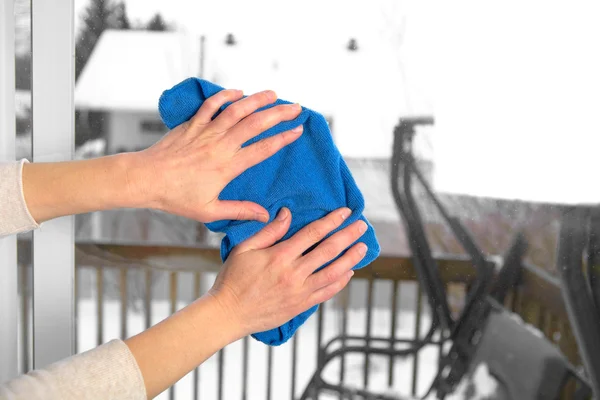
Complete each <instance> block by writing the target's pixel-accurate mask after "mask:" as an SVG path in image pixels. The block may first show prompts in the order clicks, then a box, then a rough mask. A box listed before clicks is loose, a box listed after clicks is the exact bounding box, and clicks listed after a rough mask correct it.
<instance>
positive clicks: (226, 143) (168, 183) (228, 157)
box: [129, 90, 302, 222]
mask: <svg viewBox="0 0 600 400" xmlns="http://www.w3.org/2000/svg"><path fill="white" fill-rule="evenodd" d="M241 97H242V93H241V92H240V91H236V90H223V91H221V92H219V93H217V94H215V95H214V96H212V97H210V98H209V99H208V100H206V101H205V102H204V104H203V105H202V107H200V109H199V110H198V112H197V114H196V115H195V116H194V117H193V118H192V119H191V120H190V121H189V122H186V123H184V124H182V125H180V126H178V127H177V128H175V129H173V130H172V131H171V132H169V133H168V134H167V135H166V136H165V137H164V138H163V139H162V140H161V141H159V142H158V143H156V144H155V145H153V146H152V147H150V148H148V149H146V150H144V151H142V152H140V153H136V154H135V156H134V158H133V159H134V160H135V161H134V163H133V164H132V166H131V168H130V170H129V174H130V176H131V177H132V179H131V180H130V182H131V184H130V189H131V193H132V196H134V197H138V198H140V199H144V201H145V202H146V203H147V204H143V205H142V206H144V207H148V208H155V209H160V210H163V211H166V212H169V213H172V214H177V215H181V216H184V217H187V218H192V219H195V220H198V221H201V222H212V221H216V220H221V219H236V220H259V221H262V222H267V221H268V220H269V214H268V212H267V210H265V209H264V208H263V207H262V206H260V205H258V204H256V203H252V202H246V201H221V200H219V193H221V191H222V190H223V188H225V186H226V185H227V184H228V183H229V182H231V181H232V180H233V179H234V178H235V177H237V176H238V175H240V174H241V173H242V172H244V171H245V170H246V169H248V168H250V167H252V166H254V165H256V164H258V163H259V162H261V161H264V160H265V159H267V158H269V157H270V156H272V155H273V154H275V153H276V152H277V151H279V150H280V149H281V148H283V147H284V146H286V145H288V144H289V143H291V142H293V141H294V140H296V139H298V138H299V137H300V134H301V133H302V126H299V127H298V129H297V130H292V131H288V132H284V133H281V134H279V135H276V136H273V137H270V138H268V139H264V140H261V141H259V142H257V143H254V144H252V145H250V146H247V147H245V148H243V149H242V144H244V143H245V142H247V141H248V140H249V139H251V138H253V137H255V136H258V135H259V134H261V133H262V132H264V131H266V130H267V129H269V128H271V127H273V126H275V125H277V124H278V123H280V122H282V121H287V120H292V119H294V118H296V117H297V116H298V115H299V114H300V111H301V107H300V106H299V105H297V104H292V105H279V106H275V107H272V108H269V109H268V110H263V111H260V112H258V113H255V114H253V113H254V112H255V111H256V110H257V109H259V108H261V107H264V106H266V105H269V104H271V103H273V102H275V100H276V99H277V97H276V95H275V93H273V92H272V91H265V92H261V93H258V94H255V95H252V96H249V97H246V98H244V99H241ZM240 99H241V100H240ZM228 102H234V103H233V104H231V105H230V106H229V107H227V109H225V111H223V112H222V113H221V114H220V115H219V116H218V117H217V118H215V119H214V120H212V117H213V116H214V115H215V113H216V112H217V111H218V110H219V108H220V107H221V106H223V105H224V104H226V103H228Z"/></svg>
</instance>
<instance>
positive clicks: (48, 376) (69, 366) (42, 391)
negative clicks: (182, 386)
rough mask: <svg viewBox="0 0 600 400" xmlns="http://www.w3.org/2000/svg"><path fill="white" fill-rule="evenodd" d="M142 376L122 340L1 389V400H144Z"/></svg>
mask: <svg viewBox="0 0 600 400" xmlns="http://www.w3.org/2000/svg"><path fill="white" fill-rule="evenodd" d="M146 398H147V396H146V387H145V386H144V378H143V377H142V373H141V372H140V369H139V367H138V365H137V362H136V361H135V358H134V357H133V354H131V351H129V347H127V345H126V344H125V343H124V342H123V341H121V340H113V341H111V342H109V343H107V344H105V345H102V346H100V347H97V348H95V349H93V350H90V351H87V352H85V353H81V354H78V355H75V356H73V357H70V358H67V359H65V360H63V361H59V362H57V363H55V364H52V365H50V366H49V367H48V368H44V369H40V370H37V371H32V372H30V373H28V374H26V375H22V376H20V377H18V378H16V379H14V380H12V381H9V382H7V383H5V384H3V385H0V400H42V399H44V400H46V399H47V400H117V399H118V400H146Z"/></svg>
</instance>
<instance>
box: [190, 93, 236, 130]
mask: <svg viewBox="0 0 600 400" xmlns="http://www.w3.org/2000/svg"><path fill="white" fill-rule="evenodd" d="M243 95H244V93H243V92H242V91H241V90H233V89H228V90H221V91H220V92H219V93H216V94H215V95H213V96H210V97H209V98H208V99H206V101H204V103H203V104H202V106H201V107H200V109H199V110H198V111H197V112H196V115H194V116H193V117H192V119H191V120H190V126H191V127H192V128H196V129H197V128H199V127H202V126H204V125H208V124H209V123H210V122H211V121H212V118H213V116H214V115H215V114H216V113H217V112H218V111H219V109H220V108H221V107H222V106H224V105H225V104H227V103H229V102H232V101H237V100H239V99H241V98H242V96H243Z"/></svg>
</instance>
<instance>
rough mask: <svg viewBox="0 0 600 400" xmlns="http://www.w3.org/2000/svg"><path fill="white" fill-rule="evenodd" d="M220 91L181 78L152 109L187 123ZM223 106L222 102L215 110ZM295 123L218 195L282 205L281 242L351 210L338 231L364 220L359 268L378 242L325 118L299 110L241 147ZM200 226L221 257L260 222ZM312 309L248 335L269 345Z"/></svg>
mask: <svg viewBox="0 0 600 400" xmlns="http://www.w3.org/2000/svg"><path fill="white" fill-rule="evenodd" d="M221 90H223V88H222V87H220V86H217V85H215V84H213V83H211V82H208V81H205V80H201V79H197V78H189V79H186V80H185V81H183V82H181V83H179V84H177V85H175V86H174V87H173V88H171V89H169V90H166V91H165V92H164V93H163V94H162V96H161V97H160V100H159V107H158V108H159V112H160V116H161V118H162V120H163V122H164V123H165V125H166V126H167V127H168V128H169V129H173V128H174V127H176V126H178V125H180V124H182V123H183V122H185V121H188V120H189V119H190V118H191V117H192V116H193V115H194V114H195V113H196V111H198V109H199V108H200V106H201V105H202V103H203V102H204V101H205V100H206V99H207V98H209V97H211V96H212V95H214V94H215V93H217V92H219V91H221ZM278 104H291V103H290V102H287V101H283V100H277V102H276V103H275V104H274V105H278ZM228 105H229V104H226V105H225V106H223V107H222V108H221V110H220V111H219V112H222V111H223V110H224V109H225V108H226V107H227V106H228ZM272 106H273V105H269V106H267V107H264V108H262V109H261V110H264V109H267V108H269V107H272ZM261 110H259V111H261ZM215 117H216V115H215ZM300 124H303V125H304V133H303V134H302V136H300V138H299V139H297V140H296V141H295V142H294V143H292V144H290V145H288V146H286V147H285V148H283V149H282V150H280V151H279V152H278V153H277V154H275V155H274V156H272V157H270V158H269V159H267V160H265V161H263V162H262V163H260V164H258V165H256V166H254V167H252V168H250V169H248V170H247V171H245V172H244V173H243V174H241V175H240V176H238V177H237V178H235V179H234V180H233V181H232V182H230V183H229V184H228V185H227V186H226V187H225V189H224V190H223V191H222V192H221V194H220V196H219V198H220V199H221V200H248V201H253V202H256V203H258V204H260V205H262V206H263V207H265V209H266V210H267V211H268V212H269V215H270V220H273V218H275V216H276V214H277V212H278V211H279V210H280V209H281V208H282V207H287V208H288V209H289V210H290V211H291V213H292V223H291V226H290V229H289V231H288V232H287V234H286V235H285V237H284V238H283V239H282V240H286V239H288V238H289V237H290V236H292V235H293V234H295V233H296V232H298V231H299V230H300V229H301V228H303V227H304V226H306V225H307V224H309V223H311V222H313V221H315V220H317V219H319V218H322V217H324V216H325V215H326V214H328V213H329V212H331V211H333V210H335V209H338V208H340V207H344V206H346V207H348V208H350V209H351V210H352V214H351V215H350V217H348V219H347V220H346V221H345V222H344V224H343V225H342V226H341V227H340V228H338V229H342V228H343V227H346V226H348V225H349V224H351V223H353V222H355V221H356V220H358V219H362V220H363V221H365V222H366V223H367V226H368V228H367V231H366V232H365V233H364V234H363V236H362V237H361V238H360V239H359V241H360V242H363V243H365V244H366V245H367V246H368V250H367V253H366V255H365V257H364V258H363V259H362V261H361V262H360V263H359V264H358V265H357V266H356V267H355V268H354V269H358V268H362V267H364V266H366V265H367V264H369V263H370V262H371V261H373V260H374V259H375V258H377V256H378V255H379V251H380V249H379V243H378V242H377V238H376V237H375V231H374V230H373V227H372V226H371V225H370V224H369V222H368V221H367V219H366V218H365V217H364V216H363V215H362V213H363V210H364V199H363V196H362V194H361V193H360V190H359V189H358V187H357V186H356V183H355V182H354V179H353V178H352V175H351V174H350V171H349V170H348V166H347V165H346V163H345V162H344V160H343V159H342V156H341V155H340V152H339V151H338V149H337V148H336V146H335V145H334V143H333V140H332V138H331V133H330V131H329V127H328V125H327V122H326V120H325V118H324V117H323V116H322V115H321V114H319V113H317V112H315V111H312V110H309V109H307V108H303V109H302V111H301V113H300V115H299V116H298V117H297V118H296V119H295V120H293V121H287V122H282V123H280V124H278V125H276V126H275V127H273V128H271V129H269V130H267V131H265V132H263V133H262V134H260V135H259V136H257V137H255V138H253V139H251V140H249V141H248V142H247V143H245V144H244V146H247V145H249V144H251V143H254V142H256V141H257V140H260V139H264V138H266V137H270V136H273V135H276V134H278V133H281V132H284V131H287V130H290V129H292V128H294V127H296V126H298V125H300ZM206 226H207V228H208V229H210V230H211V231H214V232H223V233H225V237H224V238H223V241H222V242H221V258H222V259H223V261H225V260H226V259H227V257H228V255H229V253H230V252H231V250H232V249H233V247H234V246H236V245H237V244H239V243H240V242H242V241H244V240H246V239H247V238H249V237H250V236H252V235H254V234H255V233H257V232H258V231H259V230H260V229H262V228H263V227H264V226H265V224H264V223H261V222H258V221H234V220H224V221H216V222H212V223H209V224H206ZM332 233H333V232H332ZM357 242H358V241H357ZM325 266H326V265H324V266H323V267H325ZM321 268H322V267H321ZM317 308H318V306H314V307H312V308H311V309H309V310H307V311H305V312H303V313H302V314H300V315H297V316H296V317H294V318H292V319H291V320H290V321H289V322H287V323H285V324H284V325H282V326H280V327H279V328H275V329H271V330H269V331H265V332H259V333H255V334H253V335H252V336H253V337H254V338H255V339H257V340H259V341H261V342H263V343H266V344H268V345H272V346H273V345H280V344H282V343H285V342H286V341H287V340H288V339H289V338H290V337H292V336H293V334H294V333H295V332H296V330H297V329H298V327H300V325H302V324H303V323H304V321H306V320H307V319H308V317H310V316H311V315H312V314H313V313H314V312H315V311H316V310H317Z"/></svg>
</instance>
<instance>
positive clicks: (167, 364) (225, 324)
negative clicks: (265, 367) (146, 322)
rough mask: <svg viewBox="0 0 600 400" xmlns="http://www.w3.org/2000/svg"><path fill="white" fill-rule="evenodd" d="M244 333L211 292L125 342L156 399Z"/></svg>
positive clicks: (147, 386)
mask: <svg viewBox="0 0 600 400" xmlns="http://www.w3.org/2000/svg"><path fill="white" fill-rule="evenodd" d="M243 336H244V333H243V332H242V329H241V326H240V325H239V324H237V323H235V322H233V320H232V319H230V318H228V317H227V314H226V313H225V312H224V310H223V308H222V307H221V306H220V304H219V302H218V301H217V300H216V298H214V297H212V296H211V295H207V296H204V297H202V298H200V299H198V300H196V301H195V302H194V303H192V304H190V305H189V306H187V307H186V308H184V309H183V310H181V311H179V312H178V313H176V314H174V315H173V316H171V317H169V318H168V319H166V320H164V321H162V322H161V323H159V324H158V325H155V326H153V327H152V328H150V329H148V330H147V331H145V332H142V333H140V334H139V335H137V336H134V337H132V338H130V339H128V340H127V341H126V342H125V343H126V344H127V345H128V346H129V349H130V350H131V352H132V354H133V355H134V357H135V359H136V361H137V364H138V366H139V367H140V370H141V372H142V376H143V377H144V384H145V386H146V392H147V394H148V398H153V397H155V396H157V395H158V394H160V393H161V392H163V391H164V390H166V389H167V388H169V387H170V386H172V385H173V384H175V382H177V381H178V380H179V379H181V378H182V377H184V376H185V375H186V374H187V373H188V372H190V371H192V370H193V369H194V368H196V367H197V366H198V365H200V364H202V363H203V362H204V361H205V360H207V359H208V358H209V357H210V356H212V355H213V354H214V353H216V352H217V351H218V350H220V349H221V348H223V347H225V346H226V345H228V344H230V343H232V342H234V341H235V340H238V339H240V338H241V337H243Z"/></svg>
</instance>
